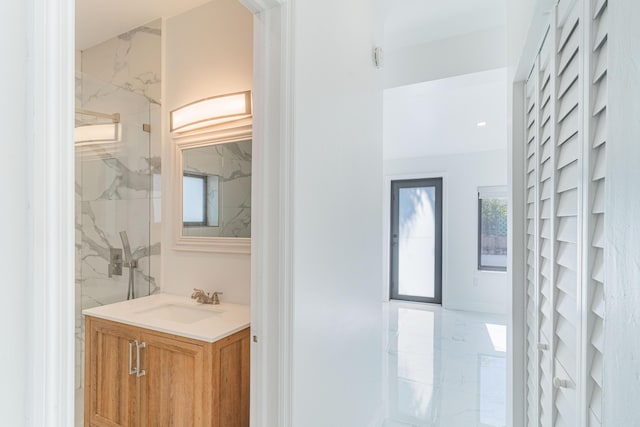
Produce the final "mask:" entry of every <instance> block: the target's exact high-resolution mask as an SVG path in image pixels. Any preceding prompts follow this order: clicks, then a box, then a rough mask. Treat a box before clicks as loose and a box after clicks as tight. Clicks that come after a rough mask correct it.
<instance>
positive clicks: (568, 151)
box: [558, 135, 581, 169]
mask: <svg viewBox="0 0 640 427" xmlns="http://www.w3.org/2000/svg"><path fill="white" fill-rule="evenodd" d="M578 143H579V141H578V138H576V135H574V137H573V138H569V140H568V141H567V142H565V143H564V144H562V145H561V146H560V150H559V152H558V169H561V168H564V167H565V166H567V165H569V164H570V163H572V162H575V161H576V160H577V159H578V156H579V155H580V148H581V147H580V145H579V144H578Z"/></svg>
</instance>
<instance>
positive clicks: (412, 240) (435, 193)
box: [390, 178, 442, 304]
mask: <svg viewBox="0 0 640 427" xmlns="http://www.w3.org/2000/svg"><path fill="white" fill-rule="evenodd" d="M391 193H392V196H391V263H390V267H391V268H390V279H391V298H393V299H401V300H409V301H419V302H431V303H436V304H440V303H441V302H442V178H429V179H413V180H402V181H392V182H391Z"/></svg>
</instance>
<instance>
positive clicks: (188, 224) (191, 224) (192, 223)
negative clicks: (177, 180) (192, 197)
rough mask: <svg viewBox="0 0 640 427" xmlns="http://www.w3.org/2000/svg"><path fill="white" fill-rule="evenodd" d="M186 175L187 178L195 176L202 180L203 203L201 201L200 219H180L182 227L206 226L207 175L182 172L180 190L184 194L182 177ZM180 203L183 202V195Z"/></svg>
mask: <svg viewBox="0 0 640 427" xmlns="http://www.w3.org/2000/svg"><path fill="white" fill-rule="evenodd" d="M185 177H188V178H197V179H201V180H202V183H203V185H202V188H203V192H202V193H203V194H202V199H203V203H202V209H203V212H202V221H201V222H198V221H185V220H184V219H183V220H182V226H183V227H206V226H207V224H208V211H207V208H208V206H207V205H208V204H209V203H208V202H207V188H208V186H209V182H208V181H209V177H208V176H207V175H202V174H197V173H193V172H184V173H183V174H182V178H183V181H182V192H183V194H184V178H185ZM182 203H183V204H184V195H183V200H182Z"/></svg>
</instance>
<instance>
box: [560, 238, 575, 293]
mask: <svg viewBox="0 0 640 427" xmlns="http://www.w3.org/2000/svg"><path fill="white" fill-rule="evenodd" d="M557 248H558V251H557V252H558V253H557V256H556V262H557V263H558V265H560V266H562V267H564V268H566V269H568V270H570V271H564V270H562V269H558V275H557V278H556V281H557V285H558V287H565V286H566V284H567V283H569V282H573V283H575V281H576V279H575V274H576V271H577V269H576V263H577V259H576V257H577V255H576V254H577V251H576V245H574V244H572V243H566V242H560V243H559V244H558V246H557Z"/></svg>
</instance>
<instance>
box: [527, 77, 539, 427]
mask: <svg viewBox="0 0 640 427" xmlns="http://www.w3.org/2000/svg"><path fill="white" fill-rule="evenodd" d="M525 88H526V89H525V91H526V100H525V107H526V113H525V119H526V120H525V122H526V124H527V130H526V134H525V135H526V144H527V148H526V151H525V153H526V154H525V156H526V165H525V169H526V174H527V180H526V182H527V184H526V185H527V188H526V200H527V209H526V212H527V219H526V227H527V234H526V240H527V242H526V245H527V247H526V257H527V267H526V269H527V280H526V287H527V292H526V299H527V301H526V309H527V314H526V316H527V317H526V331H527V337H526V343H527V352H526V365H527V383H526V384H527V385H526V388H527V390H526V392H527V421H528V423H529V425H536V423H537V419H538V418H537V413H538V374H537V372H538V370H537V366H538V358H537V341H538V327H537V315H536V312H537V307H538V302H537V297H536V295H537V285H536V280H537V279H536V272H537V265H536V258H537V251H536V238H537V237H536V236H537V234H538V233H537V230H538V220H537V193H536V187H537V182H538V178H537V173H536V172H537V170H538V167H537V166H538V156H537V146H538V138H537V136H538V135H537V121H536V116H537V109H536V106H537V103H536V98H537V87H536V78H535V70H534V71H532V77H530V78H529V80H528V81H527V84H526V86H525Z"/></svg>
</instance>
